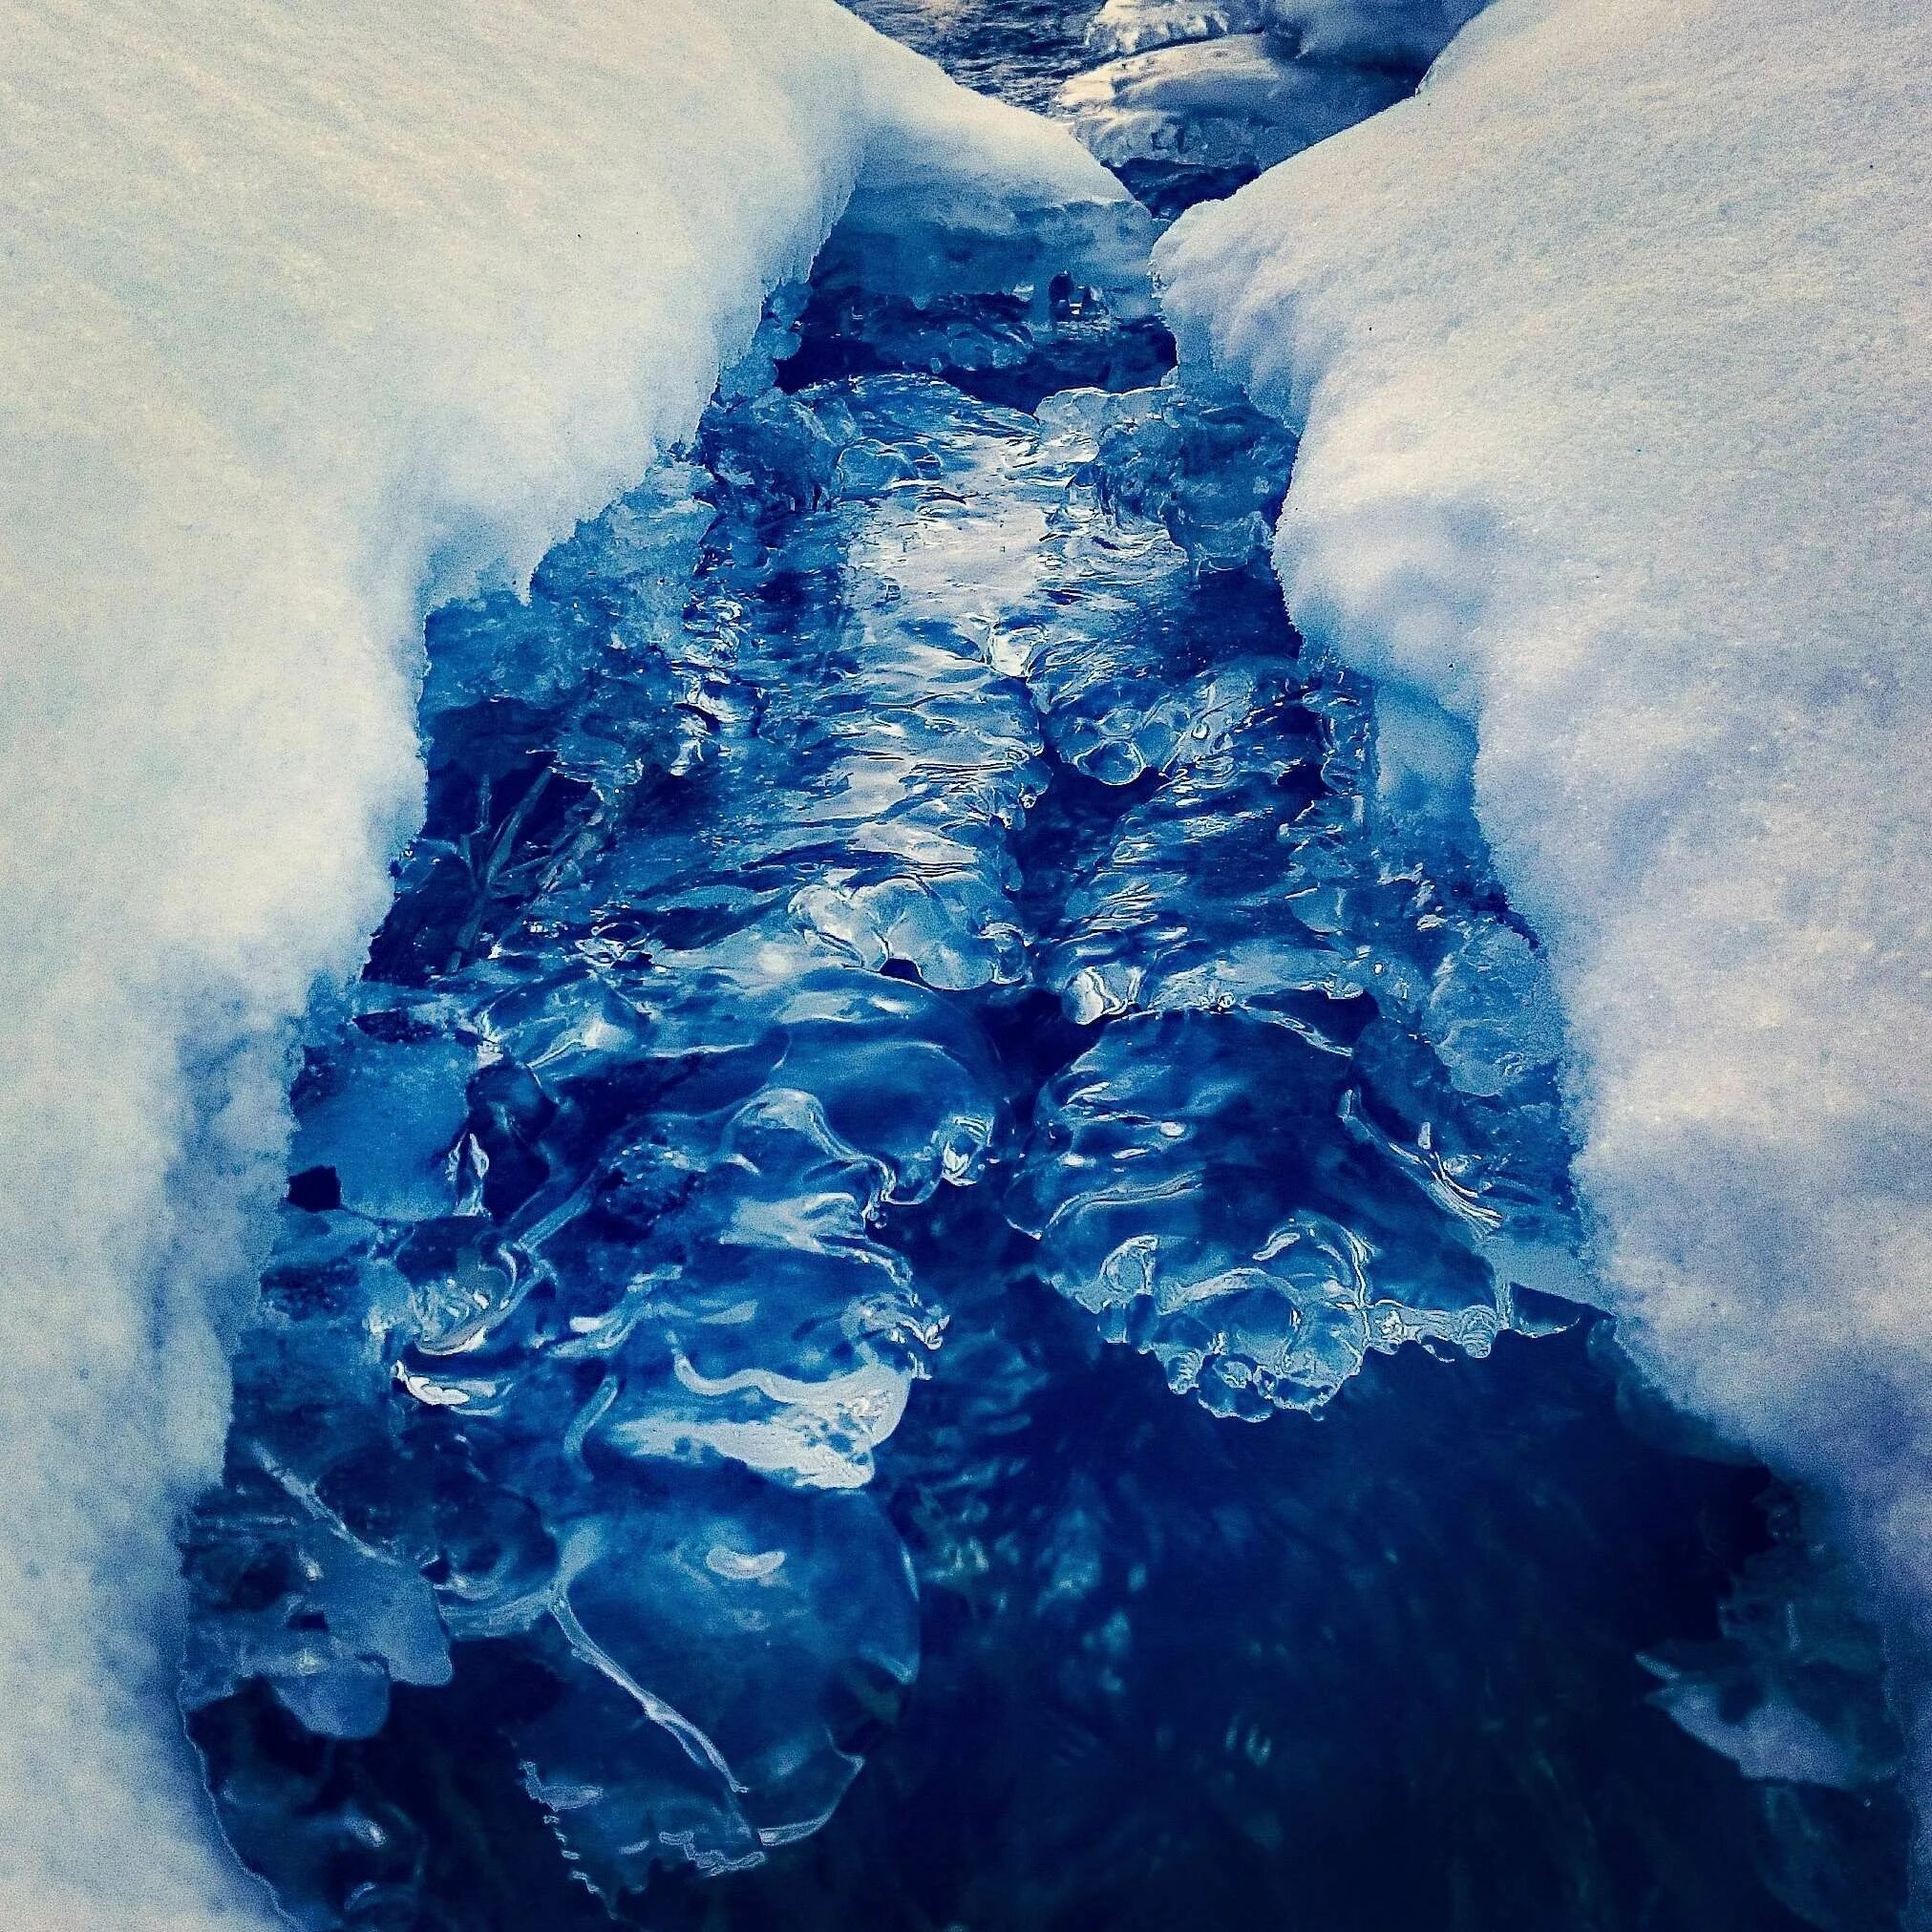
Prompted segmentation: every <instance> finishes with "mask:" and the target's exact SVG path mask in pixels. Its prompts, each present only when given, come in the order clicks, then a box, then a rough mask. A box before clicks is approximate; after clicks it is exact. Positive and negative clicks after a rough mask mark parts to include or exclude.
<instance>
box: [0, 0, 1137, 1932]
mask: <svg viewBox="0 0 1932 1932" xmlns="http://www.w3.org/2000/svg"><path fill="white" fill-rule="evenodd" d="M0 48H4V52H0V226H4V228H5V231H6V234H7V246H6V249H5V251H4V258H0V422H4V426H5V439H6V447H7V460H6V462H5V464H4V465H0V472H4V480H0V492H4V498H5V505H4V513H0V581H4V583H5V585H6V593H7V606H8V615H7V619H6V647H5V659H6V666H7V670H6V678H7V690H6V695H5V700H4V704H0V717H4V728H0V729H4V738H5V747H4V758H0V770H4V778H0V785H4V788H5V792H4V797H0V841H4V844H0V881H4V893H0V899H4V903H5V908H6V910H5V924H6V931H5V935H4V942H0V958H4V961H5V966H4V968H0V971H4V984H0V1060H4V1064H5V1070H6V1072H5V1082H4V1095H0V1143H4V1156H0V1159H4V1168H5V1184H4V1190H0V1247H4V1252H5V1255H6V1269H7V1285H6V1293H5V1297H4V1307H5V1311H6V1312H5V1316H4V1323H5V1328H4V1336H0V1341H4V1354H5V1358H6V1368H5V1369H4V1371H0V1389H4V1398H0V1402H4V1408H0V1433H4V1439H5V1441H6V1444H7V1455H8V1481H7V1483H6V1485H5V1489H4V1500H0V1601H4V1603H5V1604H6V1609H5V1614H4V1619H0V1659H4V1663H0V1706H4V1711H5V1716H4V1719H0V1813H4V1815H5V1817H6V1829H5V1832H4V1834H0V1917H4V1918H5V1919H6V1920H7V1921H8V1922H9V1923H11V1924H17V1925H21V1926H29V1925H31V1926H32V1927H34V1928H35V1932H59V1928H66V1927H75V1928H87V1932H96V1928H97V1927H99V1926H100V1925H102V1924H103V1923H107V1922H112V1923H113V1924H115V1925H117V1926H125V1927H130V1928H161V1927H169V1928H180V1932H189V1928H200V1927H204V1926H208V1925H212V1924H216V1923H223V1924H256V1923H261V1922H263V1921H264V1919H265V1905H264V1904H263V1903H262V1902H261V1901H260V1900H258V1898H257V1896H256V1895H255V1893H254V1891H253V1888H251V1887H250V1886H248V1885H247V1884H246V1882H245V1881H244V1879H242V1878H241V1877H240V1875H239V1874H237V1873H234V1872H233V1871H232V1870H231V1867H230V1864H229V1861H228V1860H227V1859H226V1858H225V1856H224V1855H223V1854H222V1853H221V1852H220V1851H219V1849H218V1848H216V1847H215V1846H214V1844H213V1840H212V1831H211V1827H210V1826H209V1824H208V1823H207V1822H206V1821H205V1820H204V1817H203V1810H204V1800H203V1799H202V1794H201V1793H200V1790H199V1788H198V1786H197V1783H196V1781H195V1778H194V1774H193V1773H192V1771H191V1769H190V1768H189V1766H188V1762H187V1752H186V1751H185V1747H184V1746H183V1745H182V1744H181V1743H180V1738H179V1735H178V1726H177V1724H176V1722H175V1720H174V1717H173V1712H172V1709H171V1698H172V1691H173V1674H174V1672H173V1650H174V1645H175V1635H176V1632H177V1630H178V1628H179V1605H178V1601H177V1586H176V1583H175V1581H174V1566H175V1554H174V1549H173V1545H172V1542H171V1539H170V1536H169V1529H170V1519H171V1517H172V1515H173V1513H174V1511H175V1510H176V1508H177V1507H178V1506H180V1503H182V1502H183V1501H184V1500H185V1498H186V1497H187V1496H188V1495H189V1494H190V1493H191V1492H192V1491H193V1489H194V1488H195V1487H196V1486H197V1485H198V1484H199V1483H200V1482H202V1480H204V1479H205V1478H207V1477H208V1476H211V1475H212V1474H213V1473H214V1471H215V1469H216V1468H217V1466H218V1458H219V1454H220V1447H221V1441H222V1435H223V1427H224V1423H225V1419H226V1412H227V1369H226V1364H225V1349H226V1346H227V1344H228V1342H229V1341H230V1339H231V1338H232V1335H233V1332H234V1329H235V1327H236V1323H237V1321H238V1319H239V1318H240V1316H241V1314H242V1312H243V1311H244V1308H245V1306H246V1304H247V1301H248V1298H249V1294H250V1292H251V1289H252V1281H253V1277H254V1274H255V1272H256V1270H257V1268H258V1267H259V1264H260V1262H261V1258H262V1251H263V1243H262V1236H261V1227H262V1215H261V1210H262V1208H263V1206H264V1205H265V1201H266V1200H268V1199H270V1198H271V1192H272V1190H273V1189H274V1188H275V1187H276V1186H277V1185H278V1184H279V1177H280V1173H281V1168H282V1160H281V1150H282V1145H283V1141H284V1137H285V1135H286V1125H285V1122H286V1107H285V1102H284V1099H283V1093H284V1089H285V1084H286V1079H287V1062H286V1057H285V1055H286V1050H287V1041H288V1038H289V1029H290V1026H291V1024H292V1023H293V1021H294V1020H295V1018H296V1017H297V1016H298V1015H299V1014H300V1013H301V1012H302V1011H303V1010H304V1008H305V1005H306V1003H307V1002H308V998H309V994H310V989H311V987H312V986H313V985H314V984H315V983H316V982H318V981H321V982H324V983H327V982H329V981H339V980H341V979H342V978H343V977H344V976H345V975H346V974H348V973H349V972H350V971H351V970H352V969H353V968H354V967H355V966H356V965H357V963H358V961H359V959H360V957H361V954H362V951H363V948H364V946H365V945H366V942H367V935H368V933H369V931H370V929H371V928H372V926H373V925H374V924H376V923H377V921H378V919H379V918H380V916H381V912H382V908H383V905H384V903H385V901H386V898H387V895H388V889H389V881H388V880H387V878H386V876H385V860H386V859H387V857H388V855H389V853H390V851H391V850H392V849H393V846H394V844H395V842H396V841H397V839H399V837H400V836H401V835H402V834H403V833H404V832H405V831H407V830H408V829H409V827H410V826H411V824H412V822H413V820H414V818H415V817H417V815H418V814H419V811H420V809H421V802H420V801H421V777H420V773H419V768H418V765H417V761H416V755H415V741H414V732H413V730H412V711H413V694H414V678H415V674H416V669H415V668H416V657H415V650H414V645H413V642H412V640H413V638H414V636H415V635H416V634H418V632H419V626H420V618H421V613H422V611H423V609H424V607H425V606H426V605H427V604H428V603H430V602H432V601H434V600H435V598H437V597H439V596H445V595H448V594H449V593H450V592H451V591H453V590H457V589H461V588H463V587H464V586H466V585H468V584H474V583H475V582H476V581H478V578H479V577H481V578H483V579H485V580H489V581H502V582H515V581H516V580H518V579H519V578H520V576H522V575H523V574H524V573H526V572H527V571H528V570H529V569H530V567H531V565H532V564H533V563H535V561H536V560H537V558H538V557H539V556H540V555H541V552H542V550H543V549H544V548H545V546H546V545H547V544H549V543H550V542H552V541H555V540H556V539H557V538H558V537H559V536H560V535H561V534H563V532H564V531H566V530H567V529H568V527H569V525H570V523H571V521H572V520H573V518H574V517H575V516H577V515H579V514H582V513H583V512H584V511H585V510H587V509H589V508H592V507H594V506H595V505H596V504H598V503H600V502H602V501H605V500H606V499H609V498H610V497H611V496H612V495H613V494H614V493H615V492H616V491H617V490H618V489H619V488H621V487H622V486H624V485H625V484H626V482H628V481H630V480H632V479H634V478H635V477H636V476H637V475H638V474H639V473H640V472H641V470H642V469H643V467H644V466H645V464H646V462H647V461H648V458H649V457H650V456H651V455H652V454H653V452H656V451H660V450H662V449H663V448H664V447H666V446H667V445H668V444H669V443H671V442H673V441H675V440H676V439H677V438H679V437H680V436H683V435H687V434H688V433H689V432H690V429H691V428H692V426H693V425H694V424H695V422H696V419H697V416H698V413H699V411H700V409H701V408H702V406H703V404H704V402H705V399H706V397H707V396H708V395H709V393H711V388H712V386H713V383H714V381H715V379H716V377H717V375H718V372H719V369H720V367H721V366H722V365H723V364H724V363H725V362H727V361H729V360H731V359H732V357H733V356H735V355H736V354H737V353H738V351H739V350H742V349H743V347H744V346H745V344H746V343H747V342H748V341H749V339H750V337H751V335H752V332H753V329H754V326H755V325H756V323H757V320H758V315H759V306H760V302H761V300H762V298H763V297H764V295H765V293H766V292H767V291H768V290H769V288H770V287H772V286H773V285H774V284H775V283H776V282H777V281H779V280H781V279H782V278H783V277H785V276H787V275H792V274H796V273H798V272H800V271H801V270H802V269H803V268H804V267H805V265H806V264H807V263H808V262H809V260H810V258H811V255H812V253H813V251H814V249H815V248H816V247H817V244H819V242H820V241H821V240H822V238H823V236H824V235H825V233H826V231H827V229H828V228H829V227H830V225H831V223H832V222H833V220H834V218H835V217H836V216H837V215H838V214H839V210H840V208H841V207H842V206H843V205H844V204H845V202H846V201H847V199H848V197H850V196H851V195H852V194H853V190H854V186H855V183H858V185H859V200H860V202H863V203H864V204H865V206H866V207H867V208H869V210H870V219H873V220H875V221H878V222H881V223H883V222H885V221H888V220H899V219H902V221H903V223H904V224H905V225H906V226H907V227H908V228H911V229H919V228H920V226H921V223H923V222H924V220H925V218H927V217H938V218H940V223H941V226H942V227H945V226H948V225H949V226H950V228H951V229H953V230H960V229H964V230H966V231H970V234H971V237H972V241H971V245H970V246H962V247H957V248H956V247H953V246H952V245H951V244H949V243H948V242H946V241H945V237H944V236H941V235H938V234H937V233H936V231H934V230H931V229H926V230H924V232H928V233H935V241H934V245H933V260H932V262H931V263H930V264H928V268H929V271H930V272H933V273H940V272H943V270H944V268H945V263H946V262H947V261H949V260H956V259H959V258H960V257H961V256H962V255H965V256H970V255H971V253H972V251H973V248H975V247H981V246H985V245H991V244H995V243H997V241H998V238H999V237H1000V235H1001V234H1002V233H1010V232H1011V231H1012V230H1013V228H1014V226H1015V224H1016V223H1017V221H1018V220H1019V219H1020V217H1022V216H1023V215H1025V214H1026V213H1027V211H1029V210H1030V209H1033V208H1036V207H1038V206H1041V205H1051V206H1056V207H1066V206H1068V205H1070V204H1079V203H1087V204H1097V203H1103V202H1108V201H1109V200H1111V199H1113V198H1115V196H1116V195H1117V190H1116V189H1115V186H1114V184H1113V183H1112V182H1111V181H1110V180H1108V178H1107V177H1106V176H1105V175H1104V173H1102V171H1100V170H1099V169H1098V168H1097V167H1096V166H1095V165H1094V164H1093V162H1092V161H1091V160H1089V159H1087V158H1086V157H1085V156H1084V155H1082V154H1081V153H1080V152H1079V150H1078V148H1077V147H1076V145H1075V144H1074V143H1073V142H1072V140H1071V139H1070V138H1068V137H1066V136H1065V135H1063V134H1061V133H1058V132H1057V131H1054V130H1052V129H1050V128H1048V127H1047V126H1045V125H1044V124H1042V123H1039V122H1036V121H1034V120H1031V119H1030V118H1029V117H1025V116H1023V115H1020V114H1018V113H1016V112H1014V111H1012V110H1009V109H1007V108H1004V107H1000V106H997V105H995V104H993V103H990V102H987V101H984V100H980V99H976V98H974V97H972V96H967V95H966V94H965V93H964V92H963V91H961V90H959V89H957V88H956V87H954V86H953V85H952V84H951V83H949V82H947V81H946V80H945V79H944V78H943V76H941V75H940V74H938V73H937V72H936V71H935V70H933V69H931V68H930V67H928V66H926V65H925V64H924V63H923V62H922V61H920V60H919V59H917V58H916V57H915V56H913V55H912V54H910V53H907V52H906V51H905V50H903V49H901V48H898V47H895V46H893V45H891V44H889V43H887V42H885V41H883V40H881V39H880V38H879V37H878V36H876V35H875V34H873V33H872V32H870V31H869V30H867V29H865V28H864V27H862V26H861V25H860V23H858V22H857V21H855V20H854V19H852V18H851V17H850V16H849V15H848V14H846V13H844V12H843V11H840V10H839V9H837V8H835V7H833V6H831V5H830V4H820V0H785V4H776V0H723V4H709V5H702V6H701V5H696V4H690V0H651V4H649V5H648V6H645V7H640V8H636V9H626V8H618V9H605V10H603V11H594V12H587V13H586V12H584V11H578V10H564V9H561V8H556V7H552V6H547V5H542V4H536V0H529V4H523V0H513V4H508V5H493V6H490V7H487V8H477V7H471V6H468V5H462V4H456V0H430V4H427V5H423V6H414V7H410V8H407V9H401V10H398V9H395V8H385V7H376V6H370V5H359V4H350V5H344V6H336V7H330V8H329V9H326V10H323V11H313V10H303V9H295V10H288V9H276V8H267V7H263V6H258V5H252V4H243V0H214V4H205V5H201V4H198V5H189V4H185V0H183V4H174V0H168V4H162V5H159V6H154V5H148V4H143V5H140V6H133V5H119V4H109V5H105V6H89V7H84V8H83V7H79V6H68V5H54V6H20V5H10V6H8V7H7V8H6V9H5V13H4V19H0ZM438 1076H439V1066H438V1063H436V1062H435V1056H434V1055H431V1056H429V1057H428V1058H427V1059H426V1060H424V1061H423V1062H422V1063H421V1064H419V1066H418V1067H417V1069H416V1072H415V1074H414V1077H415V1078H416V1079H417V1080H418V1081H419V1082H420V1083H422V1084H423V1086H424V1087H425V1089H426V1090H427V1089H431V1088H434V1086H435V1080H436V1079H437V1077H438ZM318 1131H319V1130H318ZM402 1131H403V1130H402V1129H401V1128H400V1127H398V1129H397V1132H398V1133H401V1132H402ZM409 1131H410V1132H413V1133H421V1132H427V1131H428V1129H427V1128H426V1127H423V1126H422V1125H421V1124H420V1123H419V1122H414V1121H412V1122H411V1124H410V1128H409ZM404 1151H405V1150H403V1149H402V1148H401V1146H400V1144H398V1145H397V1146H394V1147H387V1148H376V1147H373V1146H372V1147H371V1148H370V1149H369V1150H367V1153H366V1157H365V1168H366V1175H351V1178H350V1184H351V1185H354V1184H359V1183H362V1182H364V1181H366V1186H367V1190H368V1199H369V1201H370V1204H371V1205H372V1207H374V1208H377V1209H380V1210H381V1211H384V1212H408V1211H412V1207H411V1202H410V1201H409V1200H404V1199H402V1198H401V1197H400V1196H399V1195H398V1194H397V1192H396V1190H397V1189H398V1188H399V1187H401V1186H402V1182H401V1181H400V1180H399V1178H398V1173H399V1165H398V1163H399V1162H400V1161H401V1156H402V1153H403V1152H404ZM396 1641H398V1642H401V1641H402V1639H401V1638H397V1639H396ZM412 1654H416V1653H414V1652H413V1653H412ZM419 1667H420V1668H421V1669H428V1668H429V1667H430V1665H429V1664H428V1663H426V1662H425V1663H422V1664H421V1665H420V1666H419Z"/></svg>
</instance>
